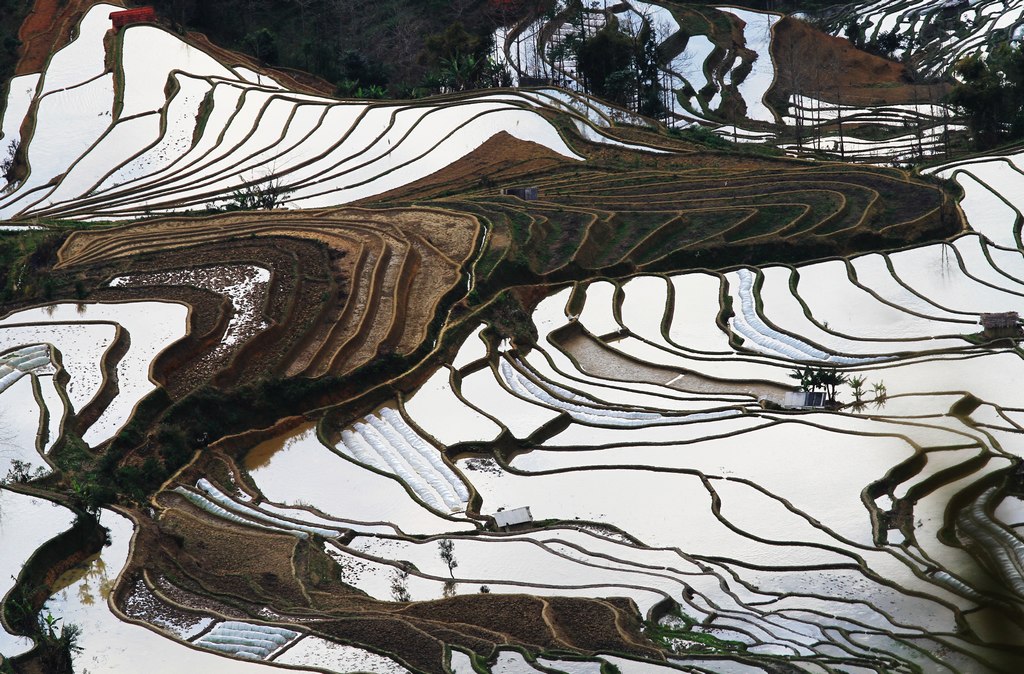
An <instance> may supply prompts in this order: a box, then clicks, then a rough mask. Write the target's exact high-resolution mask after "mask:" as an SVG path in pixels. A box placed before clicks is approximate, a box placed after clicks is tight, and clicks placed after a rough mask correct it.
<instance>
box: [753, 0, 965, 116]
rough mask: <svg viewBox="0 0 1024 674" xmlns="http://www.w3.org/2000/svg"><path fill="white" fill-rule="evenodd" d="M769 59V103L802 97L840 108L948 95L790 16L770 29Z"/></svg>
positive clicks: (899, 67) (946, 87) (897, 65)
mask: <svg viewBox="0 0 1024 674" xmlns="http://www.w3.org/2000/svg"><path fill="white" fill-rule="evenodd" d="M772 58H773V59H774V60H775V65H776V68H777V75H776V80H775V84H774V85H773V86H772V88H771V89H770V90H769V91H768V98H769V100H785V99H787V98H788V97H789V95H790V94H792V93H803V94H804V95H806V96H813V97H815V98H820V99H822V100H825V101H828V102H830V103H839V102H842V103H843V104H844V105H897V104H907V103H914V102H918V103H922V104H924V103H929V102H932V101H935V102H938V101H941V100H942V99H943V98H944V97H945V95H946V94H947V93H948V91H949V85H947V84H915V83H914V82H913V75H912V74H911V72H910V71H909V70H908V68H907V66H906V65H904V64H901V63H896V62H894V61H889V60H886V59H884V58H882V57H880V56H875V55H874V54H869V53H867V52H865V51H861V50H859V49H857V48H856V47H854V46H853V44H852V43H851V42H850V41H849V40H847V39H845V38H839V37H833V36H831V35H828V34H827V33H824V32H822V31H820V30H818V29H817V28H814V27H813V26H811V25H809V24H807V23H805V22H803V21H800V20H798V19H794V18H792V17H785V18H783V19H781V20H780V21H779V22H778V23H777V24H776V25H775V39H774V40H773V41H772Z"/></svg>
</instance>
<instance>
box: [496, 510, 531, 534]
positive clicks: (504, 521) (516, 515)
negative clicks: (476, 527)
mask: <svg viewBox="0 0 1024 674" xmlns="http://www.w3.org/2000/svg"><path fill="white" fill-rule="evenodd" d="M532 521H533V515H532V514H531V513H530V506H523V507H522V508H515V509H513V510H499V511H498V512H496V513H494V523H495V524H497V525H498V528H500V529H504V528H505V527H514V526H516V525H517V524H528V523H530V522H532Z"/></svg>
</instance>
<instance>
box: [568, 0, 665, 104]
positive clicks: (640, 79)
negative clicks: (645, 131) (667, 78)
mask: <svg viewBox="0 0 1024 674" xmlns="http://www.w3.org/2000/svg"><path fill="white" fill-rule="evenodd" d="M584 12H585V10H584V9H583V7H582V6H578V7H577V8H576V11H575V14H574V19H573V20H574V21H580V27H579V30H578V31H577V32H574V33H572V34H570V35H569V36H568V37H567V38H566V40H565V42H564V43H563V45H561V46H560V47H559V48H557V49H560V50H561V52H566V53H567V54H569V55H572V56H575V60H576V67H577V70H578V75H579V78H580V80H581V84H582V85H583V88H584V91H586V93H589V94H594V95H596V96H600V97H601V98H605V99H607V100H609V101H612V102H614V103H617V104H618V105H620V106H622V107H624V108H626V109H629V110H634V111H636V112H639V113H640V114H643V115H648V116H650V117H660V116H662V115H663V114H664V104H663V103H662V100H661V94H662V86H661V76H660V72H659V67H658V66H659V63H660V60H661V55H660V53H659V51H658V36H657V35H656V33H655V31H654V30H653V29H652V27H651V23H650V22H649V21H647V22H644V25H643V28H641V29H640V30H639V31H637V32H632V31H630V30H629V29H628V28H627V27H625V26H623V25H622V24H621V23H620V22H619V21H618V20H616V19H615V18H614V17H610V20H609V21H608V23H607V24H605V26H604V27H603V28H601V30H599V31H597V32H596V33H595V34H594V35H591V36H587V35H586V33H585V31H584V29H583V26H582V17H583V14H584ZM562 56H563V54H562V53H552V54H551V57H552V60H553V61H556V62H557V61H558V60H559V59H560V58H561V57H562Z"/></svg>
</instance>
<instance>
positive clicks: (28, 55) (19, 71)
mask: <svg viewBox="0 0 1024 674" xmlns="http://www.w3.org/2000/svg"><path fill="white" fill-rule="evenodd" d="M101 1H102V2H108V3H112V4H115V5H122V6H123V5H124V3H123V2H121V0H35V4H34V5H33V6H32V11H30V12H29V14H28V16H27V17H26V18H25V22H24V23H22V24H21V29H20V30H19V31H18V39H19V40H21V47H19V60H18V65H17V68H16V69H15V74H16V75H28V74H29V73H38V72H41V71H42V70H43V68H45V67H46V62H47V61H48V60H49V59H50V56H51V55H52V54H53V53H55V52H56V51H57V50H58V49H60V48H61V47H63V46H64V45H66V44H67V43H68V42H70V41H71V33H72V31H73V30H74V29H75V26H76V25H77V24H78V21H79V20H80V19H81V18H82V16H84V15H85V12H86V11H87V10H88V9H89V8H90V7H92V6H93V5H96V4H98V3H99V2H101Z"/></svg>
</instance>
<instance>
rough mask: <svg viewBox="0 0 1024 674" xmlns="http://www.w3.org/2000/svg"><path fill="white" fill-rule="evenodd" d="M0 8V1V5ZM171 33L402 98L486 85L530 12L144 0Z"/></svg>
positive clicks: (469, 5) (372, 94) (490, 5)
mask: <svg viewBox="0 0 1024 674" xmlns="http://www.w3.org/2000/svg"><path fill="white" fill-rule="evenodd" d="M0 1H2V0H0ZM151 4H153V5H154V6H155V7H156V8H157V11H158V13H159V14H160V15H161V16H162V17H164V18H165V19H167V20H169V21H170V22H171V23H172V24H173V25H175V26H176V27H178V28H179V29H180V30H194V31H198V32H202V33H204V34H206V35H207V36H208V37H209V38H210V39H211V40H212V41H213V42H215V43H216V44H220V45H223V46H225V47H228V48H230V49H236V50H239V51H242V52H245V53H248V54H250V55H252V56H254V57H256V58H257V59H258V60H260V61H263V62H265V63H267V64H269V65H273V66H283V67H287V68H293V69H297V70H302V71H305V72H309V73H312V74H314V75H317V76H319V77H321V78H323V79H324V80H326V81H327V82H329V83H331V84H332V85H333V86H334V87H335V88H336V93H337V94H338V95H340V96H352V97H360V98H382V97H384V96H394V97H412V96H415V95H420V94H429V93H436V92H437V91H440V90H457V89H459V88H469V87H470V86H478V85H483V84H489V83H490V82H491V81H492V80H491V79H488V75H489V74H491V73H490V72H489V71H488V61H487V55H488V54H489V53H490V50H491V35H492V34H493V32H494V30H495V28H496V27H497V25H498V22H499V21H501V20H503V18H502V17H504V18H505V19H507V20H512V18H514V17H516V16H518V13H519V12H521V11H527V10H531V9H532V4H531V3H526V2H525V0H523V1H522V2H516V3H510V4H507V5H506V4H503V3H497V4H496V3H495V2H494V0H218V2H198V1H197V0H151Z"/></svg>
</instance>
